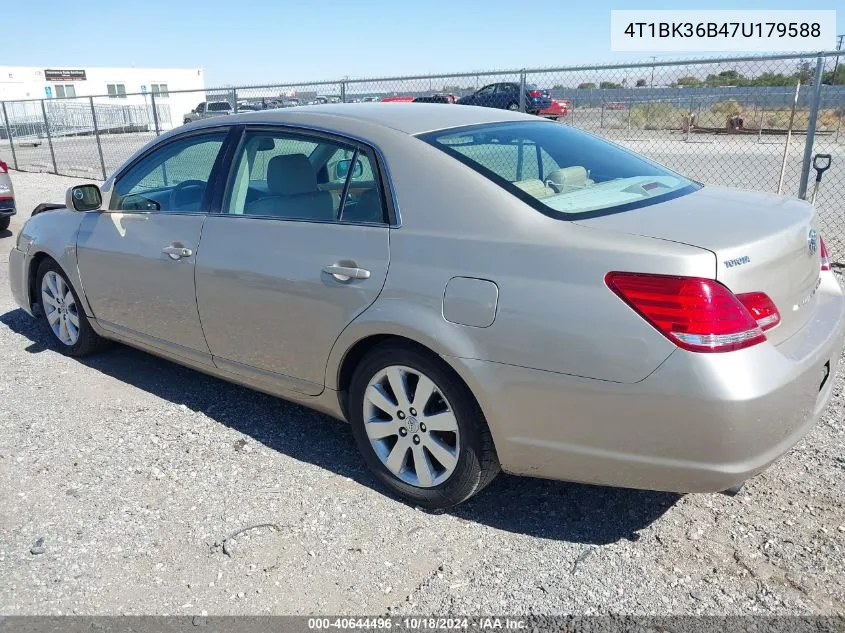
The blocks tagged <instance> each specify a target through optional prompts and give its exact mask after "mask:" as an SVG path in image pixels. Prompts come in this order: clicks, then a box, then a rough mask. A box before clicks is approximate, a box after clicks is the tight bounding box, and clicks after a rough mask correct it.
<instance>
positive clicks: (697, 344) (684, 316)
mask: <svg viewBox="0 0 845 633" xmlns="http://www.w3.org/2000/svg"><path fill="white" fill-rule="evenodd" d="M605 283H606V284H607V286H608V287H609V288H610V289H611V290H612V291H613V292H615V293H616V294H617V295H618V296H619V298H620V299H622V300H623V301H624V302H625V303H627V304H628V305H629V306H631V308H633V309H634V310H635V311H636V312H637V313H638V314H639V315H640V316H642V317H643V318H644V319H645V320H646V321H648V322H649V323H650V324H651V325H652V326H654V327H655V328H656V329H657V330H658V331H659V332H660V333H662V334H663V335H664V336H666V338H668V339H669V340H670V341H672V342H673V343H675V345H677V346H678V347H681V348H683V349H686V350H689V351H692V352H730V351H734V350H738V349H743V348H746V347H751V346H752V345H757V344H758V343H762V342H763V341H765V340H766V335H765V334H763V327H764V325H765V328H766V329H768V328H772V327H774V326H775V325H777V323H779V322H780V314H779V313H778V312H777V308H776V307H775V305H774V304H773V303H772V301H771V299H769V298H768V297H767V296H766V295H764V294H763V293H757V292H755V293H748V294H747V295H744V297H745V301H747V302H748V303H747V304H744V303H743V301H741V300H740V299H739V298H738V297H737V296H736V295H734V294H733V293H732V292H731V291H730V290H728V289H727V288H726V287H725V286H723V285H722V284H720V283H719V282H718V281H715V280H713V279H704V278H700V277H675V276H669V275H651V274H645V273H623V272H611V273H608V274H607V275H606V276H605ZM763 297H765V301H764V300H763ZM749 306H750V308H749ZM752 310H755V311H757V313H758V314H759V318H755V314H754V313H753V312H752ZM773 315H777V320H773ZM760 321H762V322H763V323H760Z"/></svg>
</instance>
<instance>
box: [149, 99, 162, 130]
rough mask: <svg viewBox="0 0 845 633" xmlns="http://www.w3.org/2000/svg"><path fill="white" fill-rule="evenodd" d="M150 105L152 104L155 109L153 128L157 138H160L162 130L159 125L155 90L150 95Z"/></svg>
mask: <svg viewBox="0 0 845 633" xmlns="http://www.w3.org/2000/svg"><path fill="white" fill-rule="evenodd" d="M150 103H151V104H152V107H153V126H154V127H155V131H156V136H158V135H159V134H161V128H160V126H159V124H158V107H157V106H156V93H155V90H153V91H152V92H151V93H150Z"/></svg>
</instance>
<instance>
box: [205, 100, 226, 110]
mask: <svg viewBox="0 0 845 633" xmlns="http://www.w3.org/2000/svg"><path fill="white" fill-rule="evenodd" d="M231 109H232V106H231V104H230V103H229V102H228V101H212V102H211V103H209V104H208V111H209V112H222V111H223V110H231Z"/></svg>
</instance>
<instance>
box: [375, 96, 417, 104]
mask: <svg viewBox="0 0 845 633" xmlns="http://www.w3.org/2000/svg"><path fill="white" fill-rule="evenodd" d="M415 98H416V97H411V96H408V95H402V96H399V95H397V96H393V97H382V98H381V100H382V102H383V103H388V102H404V103H410V102H411V101H413V100H414V99H415Z"/></svg>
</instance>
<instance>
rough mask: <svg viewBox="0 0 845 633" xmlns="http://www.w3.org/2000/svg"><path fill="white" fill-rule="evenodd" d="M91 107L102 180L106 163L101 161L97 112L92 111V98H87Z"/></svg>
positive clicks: (101, 148)
mask: <svg viewBox="0 0 845 633" xmlns="http://www.w3.org/2000/svg"><path fill="white" fill-rule="evenodd" d="M88 103H89V104H90V105H91V121H93V122H94V138H96V139H97V153H98V154H99V155H100V169H102V170H103V180H105V179H106V177H107V176H106V161H105V160H103V144H102V143H101V142H100V128H99V127H97V111H96V110H95V109H94V97H88Z"/></svg>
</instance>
